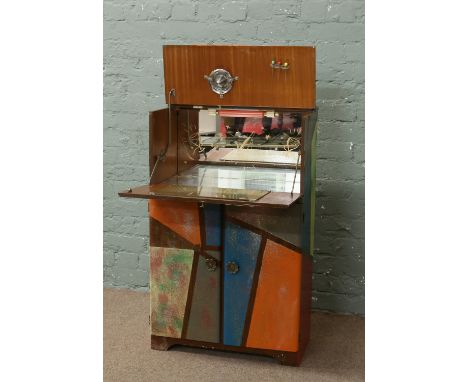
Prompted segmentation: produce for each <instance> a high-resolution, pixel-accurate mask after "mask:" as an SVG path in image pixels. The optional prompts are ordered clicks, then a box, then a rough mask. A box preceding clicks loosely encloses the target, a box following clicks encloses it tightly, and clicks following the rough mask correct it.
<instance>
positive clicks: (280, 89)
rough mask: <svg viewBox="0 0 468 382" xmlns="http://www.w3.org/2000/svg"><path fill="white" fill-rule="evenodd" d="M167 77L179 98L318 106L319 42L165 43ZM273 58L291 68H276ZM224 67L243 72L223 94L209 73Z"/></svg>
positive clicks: (202, 101)
mask: <svg viewBox="0 0 468 382" xmlns="http://www.w3.org/2000/svg"><path fill="white" fill-rule="evenodd" d="M163 56H164V79H165V86H166V89H165V91H166V102H167V101H168V100H167V95H168V93H169V91H170V90H171V89H175V96H174V97H172V100H171V101H172V102H173V103H174V104H184V105H220V106H247V107H284V108H299V109H314V108H315V48H314V47H306V46H231V45H218V46H217V45H165V46H164V47H163ZM272 60H281V61H282V62H285V61H287V62H288V63H289V69H287V70H283V69H274V68H272V67H271V66H270V64H271V61H272ZM214 69H225V70H227V71H229V73H230V74H231V75H232V76H238V77H239V79H238V80H237V81H234V84H233V87H232V89H231V91H229V92H228V93H227V94H225V95H224V97H223V98H220V97H219V95H218V94H216V93H214V92H213V91H212V89H211V86H210V85H209V83H208V81H207V80H206V79H205V78H204V75H209V74H210V73H211V72H212V71H213V70H214Z"/></svg>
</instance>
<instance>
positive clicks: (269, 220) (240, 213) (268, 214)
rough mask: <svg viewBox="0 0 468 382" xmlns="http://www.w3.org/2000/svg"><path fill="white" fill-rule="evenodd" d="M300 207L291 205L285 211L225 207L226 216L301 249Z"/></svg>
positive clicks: (300, 205) (299, 205) (301, 209)
mask: <svg viewBox="0 0 468 382" xmlns="http://www.w3.org/2000/svg"><path fill="white" fill-rule="evenodd" d="M302 206H303V205H302V204H293V205H292V206H290V207H289V208H287V209H285V210H279V209H276V208H250V207H235V206H226V216H232V217H234V218H236V219H237V220H240V221H242V222H245V223H247V224H249V225H251V226H253V227H255V228H258V229H260V230H262V231H266V232H268V233H270V234H271V235H273V236H276V237H278V238H280V239H282V240H284V241H287V242H288V243H291V244H292V245H294V246H296V247H298V248H301V247H302V236H303V223H302V211H303V208H302Z"/></svg>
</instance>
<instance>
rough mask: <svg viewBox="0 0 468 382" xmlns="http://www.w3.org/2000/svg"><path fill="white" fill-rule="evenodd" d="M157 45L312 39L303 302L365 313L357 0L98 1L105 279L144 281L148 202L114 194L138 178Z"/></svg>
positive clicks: (153, 95) (154, 102) (152, 103)
mask: <svg viewBox="0 0 468 382" xmlns="http://www.w3.org/2000/svg"><path fill="white" fill-rule="evenodd" d="M164 44H247V45H315V46H316V47H317V98H318V106H319V109H320V111H319V121H320V130H319V143H318V159H317V167H318V181H317V184H318V194H317V206H316V243H315V257H314V264H315V270H314V276H313V288H314V293H313V302H312V303H313V308H314V309H322V310H330V311H336V312H346V313H357V314H364V1H348V0H307V1H306V0H303V1H301V0H296V1H294V0H290V1H270V0H254V1H226V2H223V1H214V0H207V1H189V0H181V1H179V0H174V1H161V0H157V1H143V0H116V1H108V0H105V1H104V284H105V285H106V286H116V287H128V288H134V289H144V288H147V286H148V218H147V216H146V215H147V204H146V201H144V200H142V201H139V200H130V199H123V198H118V196H117V192H118V191H119V190H123V189H126V188H128V187H130V186H135V185H138V184H144V183H146V182H147V179H148V163H147V162H148V160H147V150H148V117H147V113H148V111H150V110H155V109H158V108H161V107H164V106H165V102H164V91H163V85H164V83H163V65H162V45H164Z"/></svg>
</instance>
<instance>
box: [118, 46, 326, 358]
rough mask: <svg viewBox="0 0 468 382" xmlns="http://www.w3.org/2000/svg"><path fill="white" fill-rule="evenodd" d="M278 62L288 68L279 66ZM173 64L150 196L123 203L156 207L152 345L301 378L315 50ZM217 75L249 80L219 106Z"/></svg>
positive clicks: (236, 50)
mask: <svg viewBox="0 0 468 382" xmlns="http://www.w3.org/2000/svg"><path fill="white" fill-rule="evenodd" d="M280 57H281V58H282V59H283V60H284V59H286V58H287V59H288V61H289V62H288V68H281V67H277V65H276V63H275V65H276V67H274V66H271V64H272V62H271V61H272V58H276V59H278V58H280ZM164 59H165V62H164V65H165V81H166V93H167V97H168V98H167V100H168V104H169V107H168V108H166V109H163V110H159V111H154V112H151V113H150V115H149V167H150V174H149V178H148V184H146V185H142V186H139V187H135V188H131V189H128V190H125V191H122V192H121V193H120V195H121V196H124V197H132V198H146V199H148V211H149V218H150V219H149V220H150V263H151V264H150V300H151V309H150V310H151V311H150V323H151V346H152V348H153V349H159V350H167V349H169V348H170V347H171V346H172V345H187V346H195V347H203V348H211V349H220V350H229V351H238V352H246V353H255V354H263V355H269V356H272V357H275V358H276V359H278V360H279V361H280V362H281V363H283V364H289V365H299V364H300V361H301V358H302V356H303V354H304V351H305V348H306V346H307V343H308V340H309V326H310V303H311V278H312V248H313V226H314V225H313V218H314V205H315V150H316V147H315V143H316V137H317V131H316V121H317V110H315V83H314V81H315V49H314V48H306V47H234V46H205V47H203V46H168V47H165V48H164ZM267 59H268V60H267ZM283 64H284V62H283ZM215 68H227V69H229V70H230V71H232V72H233V73H235V74H236V75H238V76H239V79H238V80H236V83H235V84H233V86H232V88H231V89H230V90H229V91H228V92H226V93H225V94H224V95H223V97H222V98H220V96H219V94H217V93H215V92H214V91H212V89H211V85H210V84H209V83H207V80H206V79H205V78H203V76H202V74H203V73H205V74H206V73H207V72H209V71H210V70H212V69H215ZM241 78H242V79H243V80H245V81H244V82H241ZM237 81H238V82H237ZM172 89H174V91H172ZM212 105H217V106H216V107H212ZM227 106H229V107H227Z"/></svg>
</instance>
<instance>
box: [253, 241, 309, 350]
mask: <svg viewBox="0 0 468 382" xmlns="http://www.w3.org/2000/svg"><path fill="white" fill-rule="evenodd" d="M300 285H301V254H299V253H298V252H295V251H293V250H291V249H289V248H286V247H284V246H282V245H280V244H278V243H275V242H273V241H271V240H267V242H266V245H265V250H264V252H263V260H262V267H261V269H260V275H259V279H258V286H257V292H256V295H255V302H254V306H253V311H252V319H251V322H250V328H249V334H248V337H247V343H246V345H247V346H248V347H253V348H260V349H273V350H285V351H292V352H295V351H298V343H299V325H300V291H301V288H300Z"/></svg>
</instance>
